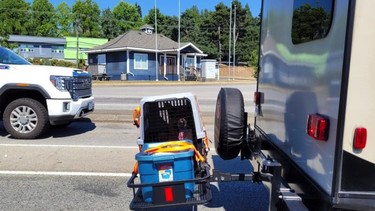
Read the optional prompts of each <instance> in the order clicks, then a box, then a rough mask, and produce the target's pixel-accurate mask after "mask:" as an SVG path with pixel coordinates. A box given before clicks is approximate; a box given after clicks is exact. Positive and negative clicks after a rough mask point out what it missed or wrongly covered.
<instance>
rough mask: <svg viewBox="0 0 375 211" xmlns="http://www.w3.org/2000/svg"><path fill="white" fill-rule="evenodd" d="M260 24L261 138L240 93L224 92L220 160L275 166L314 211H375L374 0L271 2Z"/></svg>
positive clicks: (218, 122) (219, 111)
mask: <svg viewBox="0 0 375 211" xmlns="http://www.w3.org/2000/svg"><path fill="white" fill-rule="evenodd" d="M261 21H262V23H261V39H260V62H259V68H260V72H259V77H258V84H257V91H256V93H255V96H254V101H255V103H256V118H255V123H254V127H253V128H251V129H253V130H251V131H250V132H249V133H248V134H245V133H243V132H241V129H240V128H241V127H243V126H244V123H243V120H244V119H246V115H242V114H241V113H242V112H243V100H242V94H241V93H239V94H238V91H237V92H236V91H234V90H231V89H222V90H221V92H220V93H219V96H218V102H217V108H216V117H215V144H216V146H215V147H216V151H217V152H218V154H219V155H220V156H221V157H222V158H224V159H231V158H234V157H235V156H237V155H238V153H239V152H240V151H241V153H242V154H245V155H246V151H247V150H246V149H250V150H248V151H250V152H247V154H248V157H249V156H250V157H256V156H258V155H260V154H261V155H263V158H264V159H263V161H262V160H261V161H260V162H259V163H258V164H259V165H263V164H266V162H265V161H266V160H268V161H272V162H274V161H275V160H277V161H278V162H279V163H280V164H281V169H282V170H281V173H280V174H281V175H282V178H283V179H284V180H285V181H286V182H287V183H288V190H290V191H291V192H295V193H296V194H297V196H295V197H296V198H298V197H300V199H301V201H302V202H303V203H304V205H305V206H306V207H307V208H308V209H314V210H331V209H353V210H375V124H374V120H375V82H374V78H375V71H374V68H375V27H374V23H375V1H373V0H336V1H335V0H319V1H315V0H282V1H280V0H263V2H262V15H261ZM235 101H236V102H235ZM238 102H241V103H238ZM233 110H238V111H237V112H235V111H233ZM230 116H232V117H230ZM233 116H235V117H236V118H233ZM245 124H246V121H245ZM236 128H237V131H235V130H234V129H236ZM242 135H246V138H243V136H242ZM259 145H261V150H260V152H261V153H257V152H256V148H257V147H260V146H259ZM242 157H246V156H244V155H243V156H242ZM274 158H276V159H274ZM267 168H268V167H266V169H267ZM271 168H272V167H271ZM267 173H273V172H272V171H268V172H267ZM276 176H277V175H276ZM280 187H282V185H281V186H278V188H276V189H275V188H274V189H272V191H276V192H278V193H277V194H278V196H279V199H280V201H281V204H283V203H284V205H285V204H288V203H287V201H288V200H287V197H285V198H283V195H284V194H283V191H282V188H280ZM292 189H293V190H292ZM283 199H285V200H284V202H283ZM271 200H272V197H271ZM273 203H275V201H274V202H273ZM279 205H280V203H279ZM270 207H271V209H274V205H270ZM282 207H283V206H279V207H278V208H282ZM284 207H288V205H285V206H284ZM291 207H292V208H290V207H289V209H293V206H291ZM294 208H295V207H294Z"/></svg>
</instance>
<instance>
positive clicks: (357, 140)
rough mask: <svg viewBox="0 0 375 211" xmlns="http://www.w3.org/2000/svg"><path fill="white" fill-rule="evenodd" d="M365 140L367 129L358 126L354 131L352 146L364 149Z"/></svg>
mask: <svg viewBox="0 0 375 211" xmlns="http://www.w3.org/2000/svg"><path fill="white" fill-rule="evenodd" d="M366 142H367V129H366V128H363V127H359V128H356V129H355V132H354V142H353V147H354V148H355V149H364V148H365V147H366Z"/></svg>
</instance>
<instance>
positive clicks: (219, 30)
mask: <svg viewBox="0 0 375 211" xmlns="http://www.w3.org/2000/svg"><path fill="white" fill-rule="evenodd" d="M217 31H218V33H219V64H221V34H220V33H221V29H220V26H219V27H217Z"/></svg>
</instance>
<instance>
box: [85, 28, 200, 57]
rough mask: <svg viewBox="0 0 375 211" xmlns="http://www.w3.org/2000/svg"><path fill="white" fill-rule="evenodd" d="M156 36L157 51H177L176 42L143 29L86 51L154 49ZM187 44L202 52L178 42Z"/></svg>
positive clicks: (127, 33)
mask: <svg viewBox="0 0 375 211" xmlns="http://www.w3.org/2000/svg"><path fill="white" fill-rule="evenodd" d="M156 37H157V44H158V48H157V50H158V51H177V50H178V43H177V42H175V41H173V40H172V39H170V38H169V37H166V36H164V35H162V34H157V35H155V34H147V33H145V32H143V31H135V30H131V31H128V32H126V33H124V34H122V35H120V36H118V37H116V38H114V39H112V40H110V41H109V42H107V43H105V44H103V45H99V46H97V47H95V48H92V49H90V50H87V51H85V52H87V53H94V52H109V51H119V50H125V49H138V50H143V51H155V50H156ZM187 46H191V47H193V48H194V49H195V50H196V51H197V52H198V53H201V54H202V53H203V52H202V51H201V50H200V49H198V48H197V47H196V46H194V45H193V44H192V43H180V47H181V49H182V48H185V47H187Z"/></svg>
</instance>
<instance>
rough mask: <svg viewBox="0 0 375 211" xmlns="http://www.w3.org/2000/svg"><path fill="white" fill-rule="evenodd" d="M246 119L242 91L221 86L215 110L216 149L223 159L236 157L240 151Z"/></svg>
mask: <svg viewBox="0 0 375 211" xmlns="http://www.w3.org/2000/svg"><path fill="white" fill-rule="evenodd" d="M244 120H245V111H244V100H243V96H242V93H241V91H240V90H238V89H236V88H221V90H220V92H219V95H218V97H217V101H216V111H215V149H216V153H217V154H218V155H219V156H220V157H221V158H222V159H224V160H230V159H234V158H236V157H237V156H238V154H239V153H240V151H241V148H242V142H243V138H244V127H245V122H244Z"/></svg>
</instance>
